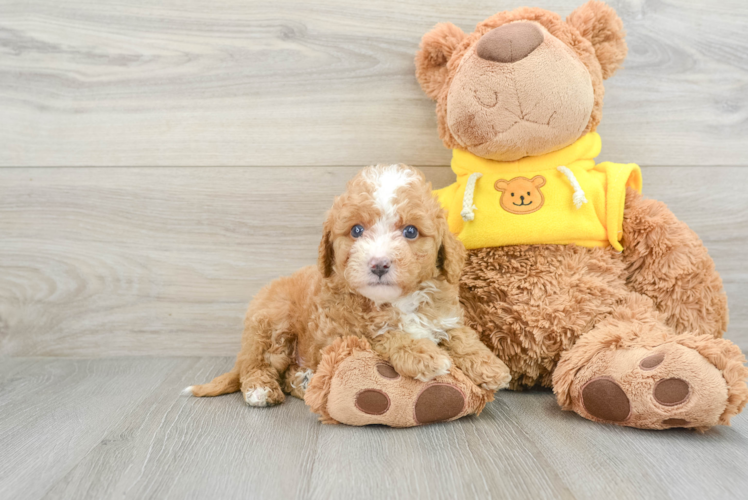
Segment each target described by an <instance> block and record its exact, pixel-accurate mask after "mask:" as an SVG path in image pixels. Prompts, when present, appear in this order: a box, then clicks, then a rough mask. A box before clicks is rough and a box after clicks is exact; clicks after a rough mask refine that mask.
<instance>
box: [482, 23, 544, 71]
mask: <svg viewBox="0 0 748 500" xmlns="http://www.w3.org/2000/svg"><path fill="white" fill-rule="evenodd" d="M541 43H543V32H542V31H541V30H540V28H538V27H537V26H536V25H535V24H533V23H530V22H515V23H511V24H505V25H504V26H499V27H498V28H494V29H492V30H491V31H489V32H488V33H486V34H485V35H483V37H482V38H481V39H480V41H479V42H478V45H477V47H476V52H477V53H478V57H480V58H481V59H485V60H487V61H494V62H500V63H513V62H517V61H521V60H522V59H524V58H525V57H527V56H529V55H530V54H531V53H532V51H534V50H535V49H537V48H538V47H539V46H540V44H541Z"/></svg>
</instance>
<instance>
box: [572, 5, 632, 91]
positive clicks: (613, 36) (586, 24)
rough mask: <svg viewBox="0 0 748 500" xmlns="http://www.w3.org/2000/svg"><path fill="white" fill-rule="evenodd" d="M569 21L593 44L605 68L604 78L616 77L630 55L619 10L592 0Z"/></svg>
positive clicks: (573, 14) (576, 11)
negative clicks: (628, 54) (615, 74)
mask: <svg viewBox="0 0 748 500" xmlns="http://www.w3.org/2000/svg"><path fill="white" fill-rule="evenodd" d="M566 22H567V23H569V24H571V25H572V26H574V27H575V28H576V29H577V30H578V31H579V33H581V35H582V36H583V37H584V38H586V39H587V40H589V41H590V42H592V46H593V47H594V48H595V55H597V60H598V61H600V66H601V67H602V69H603V78H605V79H607V78H610V77H611V76H613V73H615V72H616V70H618V68H620V67H621V63H622V62H623V60H624V59H625V58H626V54H627V53H628V47H626V40H625V37H626V32H625V31H624V30H623V22H622V21H621V18H620V17H618V14H616V11H615V10H613V8H612V7H610V6H608V5H606V4H604V3H603V2H599V1H598V0H590V1H589V2H587V3H586V4H584V5H582V6H581V7H579V8H578V9H577V10H575V11H574V12H572V13H571V14H569V16H568V17H567V18H566Z"/></svg>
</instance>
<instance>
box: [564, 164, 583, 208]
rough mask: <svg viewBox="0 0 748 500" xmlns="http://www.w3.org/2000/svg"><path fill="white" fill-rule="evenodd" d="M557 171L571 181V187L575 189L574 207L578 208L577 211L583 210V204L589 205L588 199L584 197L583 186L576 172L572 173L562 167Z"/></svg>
mask: <svg viewBox="0 0 748 500" xmlns="http://www.w3.org/2000/svg"><path fill="white" fill-rule="evenodd" d="M557 170H558V171H559V172H561V173H562V174H564V175H565V176H566V178H567V179H569V184H571V187H572V188H574V196H573V198H572V201H574V206H575V207H577V210H579V209H580V208H582V205H583V204H585V203H587V198H586V197H585V196H584V191H583V190H582V186H580V185H579V182H577V178H576V177H575V176H574V172H572V171H571V170H569V169H568V168H566V167H564V166H563V165H562V166H560V167H558V168H557Z"/></svg>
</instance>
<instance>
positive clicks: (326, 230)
mask: <svg viewBox="0 0 748 500" xmlns="http://www.w3.org/2000/svg"><path fill="white" fill-rule="evenodd" d="M334 262H335V251H334V250H333V247H332V221H331V220H330V216H329V215H328V216H327V220H325V224H324V226H323V232H322V241H320V242H319V257H317V268H318V269H319V272H320V273H321V274H322V276H323V277H325V278H329V277H330V276H332V273H333V263H334Z"/></svg>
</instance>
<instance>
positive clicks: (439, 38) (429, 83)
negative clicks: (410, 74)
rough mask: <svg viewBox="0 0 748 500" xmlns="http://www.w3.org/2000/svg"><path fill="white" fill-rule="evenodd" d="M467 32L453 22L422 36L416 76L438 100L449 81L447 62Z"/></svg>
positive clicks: (422, 85) (427, 92) (429, 94)
mask: <svg viewBox="0 0 748 500" xmlns="http://www.w3.org/2000/svg"><path fill="white" fill-rule="evenodd" d="M464 38H465V33H463V32H462V30H461V29H460V28H458V27H457V26H455V25H454V24H452V23H441V24H437V25H436V26H434V29H432V30H431V31H429V32H428V33H426V34H425V35H423V38H421V49H420V50H419V51H418V52H417V53H416V78H417V79H418V83H420V84H421V88H422V89H423V91H424V92H425V93H426V95H427V96H429V97H430V98H432V99H433V100H436V99H437V98H438V97H439V94H440V93H441V91H442V89H443V87H444V85H445V84H446V82H447V76H448V73H449V72H448V71H447V63H448V62H449V59H450V58H451V57H452V53H453V52H454V51H455V49H456V48H457V46H458V45H460V42H462V40H463V39H464Z"/></svg>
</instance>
